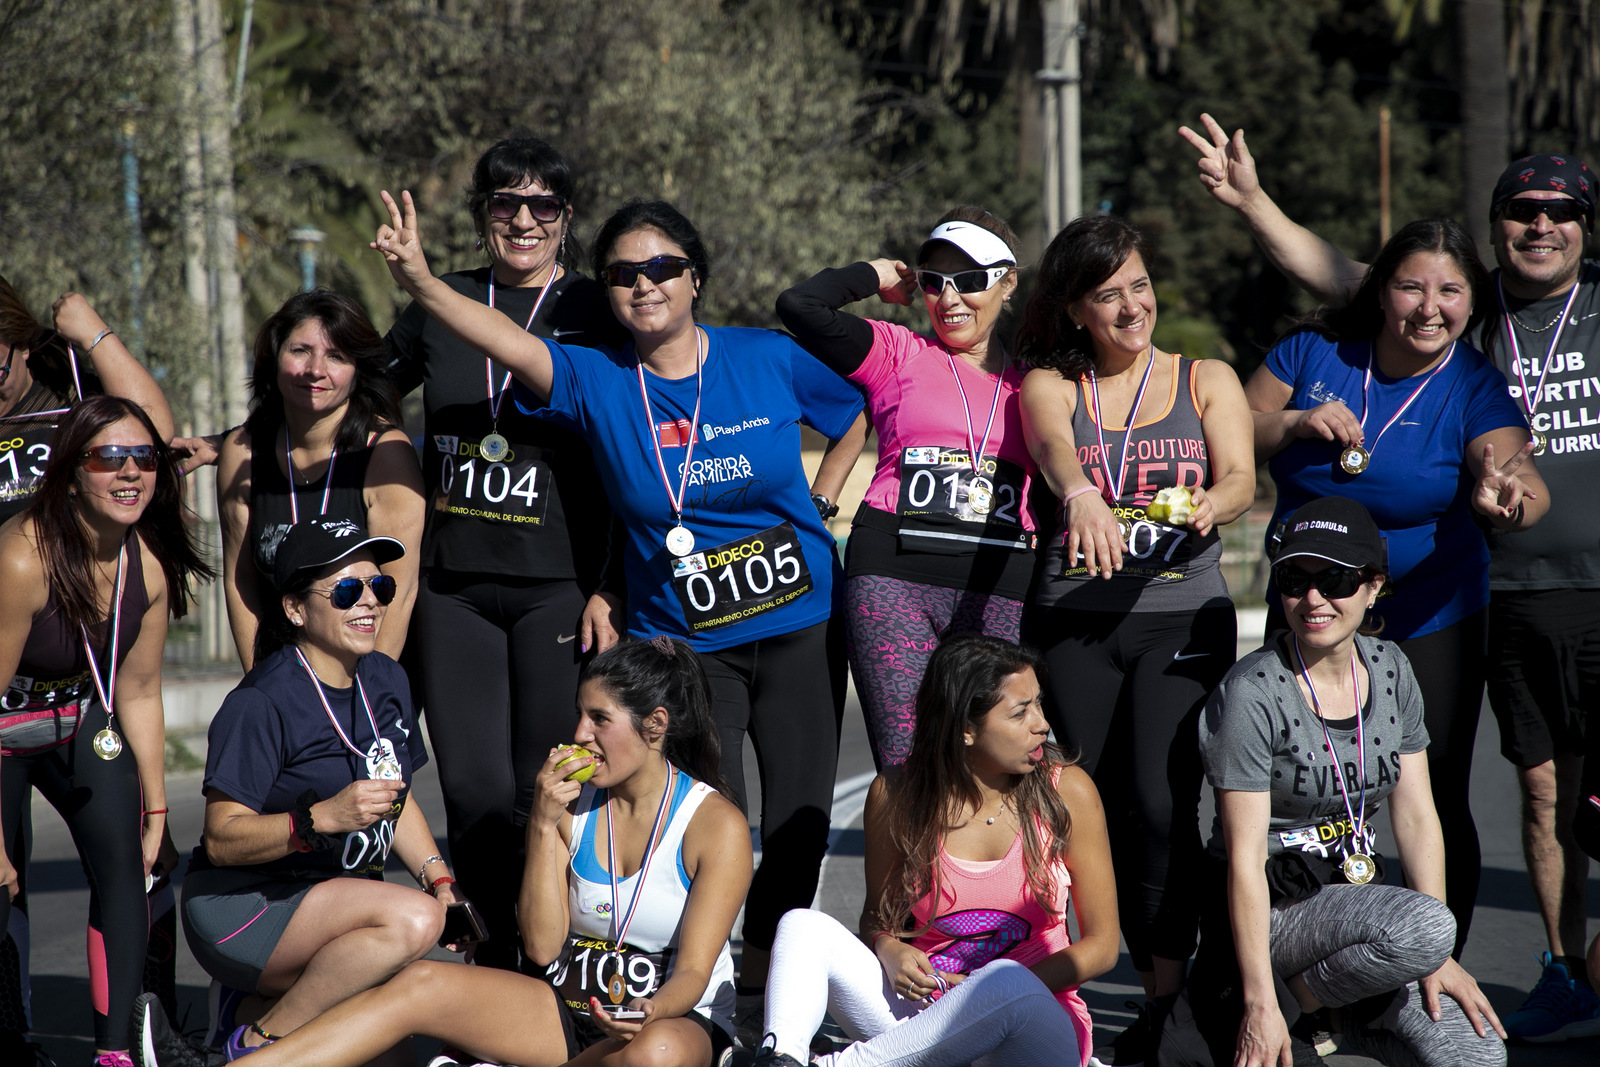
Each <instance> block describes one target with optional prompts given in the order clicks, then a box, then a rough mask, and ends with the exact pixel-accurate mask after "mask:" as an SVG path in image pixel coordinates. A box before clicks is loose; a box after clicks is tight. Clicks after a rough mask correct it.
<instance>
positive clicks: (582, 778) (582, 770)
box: [556, 745, 599, 782]
mask: <svg viewBox="0 0 1600 1067" xmlns="http://www.w3.org/2000/svg"><path fill="white" fill-rule="evenodd" d="M586 757H587V758H591V759H592V758H593V757H594V753H593V752H590V751H589V750H588V749H586V748H584V747H583V746H582V745H573V746H572V752H571V754H569V755H568V756H567V758H566V759H564V760H562V761H561V762H560V763H558V764H556V766H557V767H565V766H566V765H567V764H569V763H571V762H572V761H573V760H575V759H584V758H586ZM597 766H599V765H598V764H595V763H586V764H584V765H583V766H582V767H579V768H578V769H577V770H575V771H573V772H572V773H571V774H569V775H567V777H566V781H569V782H587V781H588V780H589V779H591V778H593V777H594V769H595V767H597Z"/></svg>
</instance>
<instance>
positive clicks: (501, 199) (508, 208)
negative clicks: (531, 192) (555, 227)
mask: <svg viewBox="0 0 1600 1067" xmlns="http://www.w3.org/2000/svg"><path fill="white" fill-rule="evenodd" d="M523 205H527V208H528V214H530V215H532V216H533V221H535V222H554V221H556V220H557V219H559V218H560V217H561V212H563V211H565V210H566V207H567V202H566V201H565V200H563V199H561V198H560V197H559V196H550V195H549V194H548V193H540V194H538V195H535V196H523V195H522V194H521V193H490V194H489V217H490V218H492V219H499V220H501V221H502V222H510V221H511V220H512V219H514V218H516V217H517V212H519V211H521V210H522V208H523Z"/></svg>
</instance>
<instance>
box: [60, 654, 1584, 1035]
mask: <svg viewBox="0 0 1600 1067" xmlns="http://www.w3.org/2000/svg"><path fill="white" fill-rule="evenodd" d="M1241 629H1243V630H1245V631H1246V632H1250V627H1249V625H1248V624H1246V625H1244V626H1242V627H1241ZM1244 650H1245V651H1248V648H1246V649H1244ZM746 764H747V769H746V775H747V778H748V779H749V780H750V781H755V780H756V776H755V768H754V760H753V758H751V757H750V756H749V755H748V754H747V756H746ZM871 771H872V761H871V757H870V755H869V753H868V750H867V745H866V736H865V732H864V728H863V726H862V722H861V716H860V712H859V710H858V708H857V706H856V705H855V702H854V698H853V697H852V700H851V706H850V708H849V710H848V711H847V713H846V719H845V731H844V743H843V750H842V753H841V757H840V761H839V771H838V786H837V787H836V791H835V805H834V831H833V849H832V852H831V854H830V856H829V858H828V860H827V867H826V869H825V871H824V880H823V885H822V888H821V889H820V890H819V891H818V894H817V905H818V906H819V907H821V908H823V909H824V910H826V911H828V912H829V913H831V914H833V915H835V916H837V917H838V918H840V919H841V920H843V921H845V922H846V923H847V924H848V925H850V926H854V923H855V919H856V917H857V915H858V914H859V912H860V907H861V897H862V888H861V878H862V873H861V851H862V837H861V831H860V826H861V821H860V814H861V802H862V800H863V799H864V797H865V792H866V785H867V783H868V782H869V781H870V776H871ZM199 787H200V782H199V777H198V776H197V775H193V774H190V775H178V776H174V777H173V778H172V780H171V781H170V782H169V785H168V795H169V798H170V804H171V808H172V811H171V814H170V816H169V818H170V820H171V824H172V830H173V834H174V837H175V838H176V839H177V840H178V841H179V842H180V843H183V842H193V841H194V840H196V838H197V837H198V835H199V830H200V822H201V799H200V795H199ZM413 787H414V789H415V792H416V796H417V798H418V800H419V802H420V803H421V804H422V805H423V806H424V810H425V811H426V812H428V813H429V815H430V817H431V818H432V819H433V821H434V825H435V829H436V830H438V831H442V829H443V823H444V818H443V813H442V812H443V809H442V807H441V804H440V800H439V788H438V780H437V778H436V777H435V776H434V774H433V773H432V768H431V767H430V768H425V769H424V770H423V771H422V772H421V773H420V774H419V775H418V776H417V780H416V781H415V782H414V783H413ZM1209 803H1210V802H1209V801H1207V802H1206V804H1207V808H1206V810H1209ZM1472 807H1473V814H1474V815H1475V816H1476V818H1477V821H1478V829H1479V834H1480V836H1481V838H1482V842H1483V864H1484V877H1483V886H1482V889H1481V890H1480V892H1479V895H1478V909H1477V915H1476V919H1475V922H1474V925H1473V929H1472V938H1471V940H1470V941H1469V942H1468V945H1467V951H1466V957H1465V960H1464V962H1465V964H1466V966H1467V968H1468V969H1469V970H1470V971H1471V972H1472V973H1473V974H1474V975H1475V976H1476V977H1477V979H1478V981H1479V982H1480V983H1481V984H1482V985H1483V986H1484V988H1485V989H1486V990H1487V992H1488V994H1489V996H1490V998H1491V999H1492V1000H1493V1002H1494V1004H1495V1007H1496V1009H1497V1010H1499V1011H1500V1012H1501V1013H1502V1014H1504V1013H1506V1012H1509V1011H1511V1010H1512V1009H1514V1008H1515V1007H1516V1006H1517V1005H1518V1004H1519V1003H1520V1002H1521V1000H1522V997H1523V996H1524V995H1525V994H1526V992H1527V990H1528V988H1529V987H1530V986H1531V985H1532V984H1533V982H1534V980H1535V979H1536V978H1537V977H1538V964H1537V961H1536V959H1535V956H1536V954H1537V952H1538V951H1539V949H1540V947H1541V945H1542V940H1543V935H1542V933H1541V926H1540V923H1539V919H1538V915H1537V913H1536V912H1535V910H1534V904H1533V897H1532V894H1531V892H1530V891H1529V888H1528V883H1527V878H1526V875H1525V873H1524V869H1523V863H1522V855H1521V851H1520V846H1519V844H1518V836H1517V834H1518V830H1517V791H1516V782H1515V778H1514V777H1513V775H1512V773H1511V770H1510V768H1509V766H1508V765H1507V764H1506V763H1505V762H1504V761H1503V760H1502V759H1501V758H1500V756H1499V752H1498V735H1497V732H1496V729H1495V726H1494V724H1493V721H1492V719H1491V718H1490V717H1489V715H1488V713H1487V710H1486V711H1485V715H1484V721H1483V724H1482V727H1481V728H1480V730H1479V735H1478V754H1477V760H1476V764H1475V768H1474V781H1473V795H1472ZM1442 814H1443V816H1444V817H1445V818H1452V817H1458V816H1456V815H1455V814H1454V813H1449V812H1446V813H1442ZM34 825H35V832H36V836H35V843H34V850H33V866H32V871H31V875H30V881H31V884H32V886H33V935H32V937H33V946H32V960H33V973H34V982H33V987H34V1012H35V1016H34V1017H35V1024H36V1028H37V1030H38V1032H39V1033H40V1034H41V1035H43V1038H42V1039H43V1041H44V1043H45V1046H46V1048H47V1049H48V1050H49V1051H50V1052H51V1054H52V1055H53V1056H54V1057H55V1060H56V1062H57V1063H58V1064H60V1065H62V1067H70V1065H74V1064H81V1063H84V1062H87V1060H88V1059H89V1057H90V1055H91V1041H90V1039H89V1035H90V1033H91V1029H90V1015H89V1008H88V999H89V998H88V979H87V971H86V967H85V962H84V960H85V957H84V943H83V918H84V915H85V913H86V909H87V899H88V892H87V890H86V889H85V888H84V879H83V874H82V871H81V868H80V867H79V865H78V861H77V857H76V853H75V852H74V850H73V847H72V843H71V840H70V839H69V837H68V835H67V832H66V829H65V827H64V826H63V825H62V823H61V821H60V820H59V819H58V818H57V817H56V815H55V812H54V811H53V810H52V809H51V808H50V807H49V805H48V804H46V803H44V802H43V801H41V800H38V799H37V798H36V799H35V804H34ZM1391 854H1392V852H1391ZM389 877H390V878H391V879H392V880H395V881H399V882H402V883H407V882H409V876H408V875H407V874H405V873H403V872H400V871H391V872H390V876H389ZM1589 916H1590V918H1591V919H1595V918H1600V879H1596V878H1593V877H1591V878H1590V880H1589ZM1595 928H1596V927H1595V926H1594V925H1591V933H1593V932H1594V929H1595ZM441 955H443V954H442V953H441ZM178 982H179V987H180V988H179V999H180V1004H181V1005H182V1006H183V1009H184V1010H186V1011H187V1013H188V1018H187V1020H186V1023H187V1026H188V1027H189V1028H191V1029H193V1028H195V1027H198V1026H201V1025H203V1023H204V1015H205V990H206V984H207V979H206V977H205V975H204V974H203V973H202V972H201V970H200V968H199V967H198V965H196V964H195V962H194V959H193V957H191V956H190V954H189V952H188V949H187V946H181V945H180V947H179V958H178ZM1084 996H1085V999H1086V1000H1087V1001H1088V1003H1089V1007H1090V1009H1091V1010H1092V1011H1093V1012H1094V1015H1095V1018H1096V1023H1097V1026H1098V1027H1099V1032H1100V1034H1101V1036H1102V1040H1103V1039H1104V1037H1105V1036H1109V1034H1110V1033H1112V1032H1114V1031H1115V1030H1116V1029H1119V1028H1121V1027H1122V1026H1123V1025H1125V1024H1126V1023H1127V1021H1128V1020H1129V1018H1131V1013H1130V1012H1129V1011H1128V1010H1127V1009H1126V1008H1125V1006H1124V1005H1125V1002H1126V1001H1128V1000H1130V999H1135V998H1137V997H1138V996H1140V993H1139V990H1138V979H1137V976H1136V975H1135V974H1134V972H1133V970H1132V968H1131V966H1130V965H1129V963H1128V958H1127V956H1126V954H1124V955H1123V957H1122V958H1121V960H1120V961H1119V963H1118V966H1117V968H1116V969H1115V970H1113V971H1112V972H1111V973H1110V974H1108V975H1106V976H1105V977H1103V978H1102V979H1101V980H1100V981H1097V982H1092V983H1089V985H1087V986H1085V988H1084ZM1331 1062H1333V1063H1334V1064H1336V1065H1337V1067H1357V1065H1365V1064H1368V1063H1370V1062H1371V1061H1368V1060H1363V1059H1360V1058H1357V1057H1351V1056H1337V1055H1336V1056H1334V1057H1331ZM1510 1062H1511V1064H1512V1065H1513V1067H1534V1065H1538V1067H1579V1065H1592V1064H1595V1063H1600V1038H1597V1039H1591V1040H1587V1041H1581V1042H1570V1043H1568V1044H1565V1045H1560V1046H1552V1047H1544V1048H1535V1047H1513V1048H1512V1049H1511V1055H1510Z"/></svg>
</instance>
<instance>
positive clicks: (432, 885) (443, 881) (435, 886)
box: [428, 874, 456, 896]
mask: <svg viewBox="0 0 1600 1067" xmlns="http://www.w3.org/2000/svg"><path fill="white" fill-rule="evenodd" d="M455 884H456V880H455V879H454V878H452V877H450V876H449V875H448V874H443V875H440V876H439V877H438V878H435V879H434V880H433V881H432V882H429V883H428V892H430V893H432V894H433V895H434V896H438V895H439V887H440V886H442V885H455Z"/></svg>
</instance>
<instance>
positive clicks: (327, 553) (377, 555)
mask: <svg viewBox="0 0 1600 1067" xmlns="http://www.w3.org/2000/svg"><path fill="white" fill-rule="evenodd" d="M363 548H364V549H366V550H367V551H369V552H371V553H372V558H373V560H374V561H375V562H376V563H377V564H378V565H379V566H382V565H383V564H385V563H390V562H393V561H394V560H397V559H399V558H400V557H401V556H403V555H405V554H406V546H405V545H403V544H401V543H400V542H399V541H396V540H395V539H394V538H392V537H371V536H369V535H368V534H367V531H366V530H365V529H363V528H362V526H361V524H360V523H356V522H352V521H350V520H349V519H308V520H306V521H305V522H297V523H295V524H294V525H293V526H291V527H289V532H288V533H286V534H284V536H283V540H282V541H280V542H279V543H278V554H277V556H275V557H274V558H273V561H272V580H273V583H274V584H276V585H277V587H278V588H279V589H282V588H284V587H285V586H286V585H287V584H288V583H289V581H290V580H291V579H292V578H293V577H294V576H295V575H297V574H299V573H300V572H301V571H320V570H322V569H323V568H324V567H328V566H331V565H332V564H335V563H338V562H339V561H340V560H342V559H345V558H346V557H348V556H351V555H353V554H355V553H357V552H360V551H361V550H362V549H363Z"/></svg>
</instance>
